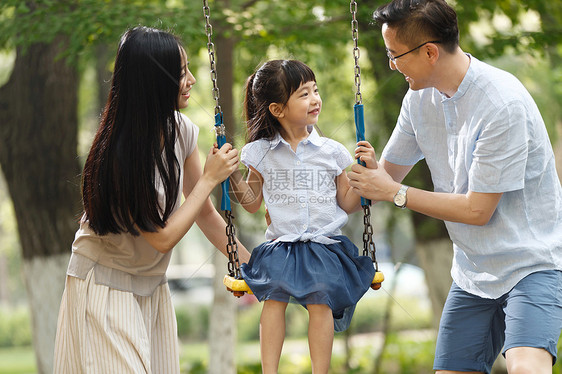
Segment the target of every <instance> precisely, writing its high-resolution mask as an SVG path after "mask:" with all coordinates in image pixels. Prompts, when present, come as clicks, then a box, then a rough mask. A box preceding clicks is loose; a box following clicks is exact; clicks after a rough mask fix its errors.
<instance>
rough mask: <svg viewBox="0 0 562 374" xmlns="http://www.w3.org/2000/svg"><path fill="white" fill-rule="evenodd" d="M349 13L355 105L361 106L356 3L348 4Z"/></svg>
mask: <svg viewBox="0 0 562 374" xmlns="http://www.w3.org/2000/svg"><path fill="white" fill-rule="evenodd" d="M349 11H350V12H351V35H352V38H353V59H354V61H355V69H354V70H355V87H356V88H357V92H356V93H355V103H356V104H361V103H362V102H363V96H362V95H361V67H360V66H359V57H360V55H361V54H360V51H359V44H358V42H359V22H357V1H355V0H351V3H350V4H349Z"/></svg>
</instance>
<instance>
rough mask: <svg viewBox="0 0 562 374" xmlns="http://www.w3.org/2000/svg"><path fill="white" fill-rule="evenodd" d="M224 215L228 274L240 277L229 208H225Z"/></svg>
mask: <svg viewBox="0 0 562 374" xmlns="http://www.w3.org/2000/svg"><path fill="white" fill-rule="evenodd" d="M224 215H225V217H226V237H227V238H228V243H227V245H226V252H227V253H228V275H230V276H231V277H234V278H236V279H240V260H239V259H238V244H237V243H236V239H235V235H236V228H235V227H234V224H233V221H232V220H233V219H234V216H233V215H232V212H231V211H230V210H225V212H224Z"/></svg>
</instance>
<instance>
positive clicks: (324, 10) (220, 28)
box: [0, 0, 562, 373]
mask: <svg viewBox="0 0 562 374" xmlns="http://www.w3.org/2000/svg"><path fill="white" fill-rule="evenodd" d="M385 2H386V1H380V0H366V1H359V2H358V10H359V14H358V20H359V23H360V27H359V44H360V48H361V59H360V64H361V67H362V82H363V86H362V87H363V103H364V105H365V108H366V120H367V123H366V128H367V130H366V132H367V134H366V135H367V138H368V139H369V140H370V141H371V142H372V144H373V145H374V146H375V147H376V149H377V150H378V152H379V153H380V151H381V150H382V147H383V146H384V144H385V142H386V140H387V139H388V136H389V135H390V132H391V131H392V128H393V126H394V123H395V120H396V117H397V115H398V111H399V108H400V104H401V100H402V97H403V95H404V93H405V92H406V90H407V84H406V83H405V82H404V80H403V79H402V77H401V75H400V74H396V73H392V72H391V71H390V70H389V69H388V60H387V58H386V54H385V52H384V45H383V42H382V38H381V37H380V30H379V28H378V27H377V26H374V25H372V24H371V14H372V12H373V10H374V9H376V8H377V7H378V6H379V5H381V4H383V3H385ZM451 4H452V5H453V6H454V7H455V8H456V10H457V13H458V16H459V25H460V28H461V47H462V48H463V50H465V51H466V52H469V53H472V54H473V55H475V56H476V57H477V58H479V59H483V60H485V61H488V62H491V63H492V64H494V65H496V66H498V67H501V68H504V69H506V70H508V71H510V72H512V73H514V74H515V75H516V76H518V77H519V78H520V79H521V80H522V82H523V83H524V84H525V85H526V86H527V88H528V89H529V90H530V92H531V94H532V95H533V96H534V98H535V100H536V101H537V104H538V105H539V108H540V109H541V112H542V114H543V116H544V118H545V122H546V124H547V127H548V130H549V134H550V136H551V140H552V141H553V142H557V141H558V133H559V131H560V127H561V126H562V125H561V123H562V108H561V105H560V102H562V89H561V88H560V87H562V86H561V84H560V83H562V64H561V63H560V62H561V60H562V58H561V53H562V30H561V26H560V25H561V24H562V3H561V2H559V1H549V0H532V1H523V0H501V1H498V0H473V1H469V2H467V1H464V2H462V1H452V0H451ZM210 6H211V21H212V23H213V40H214V42H215V48H216V50H217V63H218V65H217V66H218V74H219V76H218V84H219V87H220V92H221V106H222V108H223V111H224V113H225V123H226V126H227V131H228V136H229V139H230V141H232V142H234V143H235V145H236V146H237V147H241V146H242V145H243V144H244V143H243V141H244V140H243V139H244V126H243V121H242V118H241V101H242V88H243V84H244V81H245V79H246V77H247V76H248V75H249V74H251V73H252V72H253V70H254V69H255V67H256V66H257V65H258V64H259V63H261V62H263V61H265V60H267V59H269V58H296V59H300V60H303V61H305V62H306V63H307V64H309V65H310V66H311V67H312V68H313V70H314V71H315V72H316V73H317V78H318V82H319V87H320V90H321V94H322V97H323V100H324V108H323V114H322V116H321V118H320V122H319V126H320V128H321V129H322V131H323V133H324V134H325V135H326V136H329V137H332V138H335V139H336V140H338V141H340V142H342V143H343V144H345V145H346V146H348V148H349V149H350V150H352V149H353V148H354V142H355V141H354V131H355V129H354V125H353V112H352V106H353V103H354V94H353V62H352V58H351V56H352V49H351V48H352V46H351V29H350V21H351V16H350V11H349V9H350V8H349V3H348V2H346V1H344V0H319V1H315V2H309V1H299V0H285V1H282V2H272V1H268V0H213V1H210ZM139 24H142V25H147V26H154V27H159V28H163V29H169V30H171V31H172V32H174V33H175V34H177V35H179V36H180V37H181V38H182V40H183V41H184V44H185V47H186V50H187V51H188V55H189V56H190V60H191V69H192V71H194V72H195V75H196V78H197V79H198V83H197V85H196V86H195V87H196V90H195V94H194V95H192V102H191V104H190V107H189V108H188V109H187V111H186V114H188V115H189V116H190V117H192V119H193V120H194V121H195V122H196V123H197V124H198V125H199V126H200V127H201V128H202V131H201V139H200V147H201V148H203V149H205V148H206V147H207V146H210V145H211V144H212V136H213V134H212V132H211V128H212V123H213V119H212V115H210V114H209V113H212V112H213V103H212V100H211V91H210V82H209V75H208V59H207V55H206V40H207V39H206V36H205V28H204V19H203V11H202V2H200V1H196V0H143V1H141V0H114V1H109V0H35V1H33V0H28V1H22V0H4V1H2V3H1V4H0V166H1V169H2V172H3V176H4V178H5V183H2V182H0V302H1V301H2V300H3V301H4V302H7V301H10V300H12V301H13V300H15V299H20V300H21V297H19V296H18V291H17V290H18V289H19V288H18V283H17V281H13V280H11V279H13V275H14V274H17V271H18V270H16V269H22V271H23V275H24V276H23V279H24V284H25V286H26V294H27V300H28V303H29V305H30V307H31V311H32V316H33V318H32V320H33V336H34V346H35V351H36V355H37V367H38V370H39V372H41V373H50V372H51V365H52V357H51V356H52V344H53V340H54V331H55V326H56V316H57V312H58V305H59V302H60V295H61V293H62V289H63V283H64V274H65V269H66V264H67V261H68V256H69V253H70V243H71V242H72V239H73V235H74V232H75V231H76V229H77V222H78V219H79V217H80V214H81V205H80V190H79V185H80V171H81V167H82V163H83V160H84V157H85V155H86V154H87V151H88V147H89V144H90V142H91V137H92V132H93V131H94V130H95V127H96V126H97V119H98V115H99V113H100V110H101V107H102V106H103V104H104V102H105V99H106V96H107V94H106V92H107V86H108V81H109V79H110V77H111V69H112V60H113V58H114V55H115V48H116V46H117V42H118V39H119V37H120V35H121V34H122V33H123V32H124V31H125V29H126V28H128V27H132V26H135V25H139ZM203 144H205V146H203ZM414 171H415V172H414V173H412V174H411V175H410V176H408V180H407V182H406V183H408V184H410V185H413V186H416V187H421V188H425V189H431V180H430V178H429V173H428V171H427V168H426V167H425V166H424V165H423V164H420V165H418V166H417V167H416V168H415V169H414ZM379 205H380V206H379ZM379 205H377V206H375V208H374V209H373V210H374V214H373V225H374V226H375V229H376V231H377V238H376V240H377V243H381V244H380V245H379V246H378V248H379V251H380V254H379V256H380V257H382V258H384V259H387V260H389V261H393V262H400V261H404V262H411V263H414V264H418V265H419V266H421V267H422V268H424V270H425V272H426V281H427V283H428V286H429V290H430V292H429V293H430V297H431V300H432V304H433V309H434V313H433V314H434V316H435V318H434V320H435V321H437V320H438V318H439V315H440V310H441V307H442V303H443V301H444V297H445V296H446V292H447V291H448V287H449V284H450V278H449V266H450V258H451V255H452V254H451V244H450V242H449V240H448V237H447V234H446V232H445V229H444V225H443V224H442V222H440V221H437V220H433V219H430V218H427V217H423V216H421V215H418V214H412V213H411V212H408V213H407V212H399V214H397V215H396V214H395V213H397V212H395V211H394V210H392V209H390V208H389V207H388V206H386V205H385V204H379ZM239 214H240V217H239V219H238V222H237V226H238V232H239V233H240V236H241V238H242V240H243V241H244V242H245V243H246V244H247V246H248V247H252V246H253V245H254V244H255V243H257V242H260V241H261V239H262V238H263V236H262V235H263V225H264V224H263V222H261V218H255V217H254V218H252V217H249V216H246V215H244V214H243V213H242V212H240V213H239ZM353 219H354V218H352V219H351V222H353ZM13 221H15V222H17V225H14V223H13ZM348 226H349V227H348V228H347V230H348V232H350V233H351V235H352V236H354V237H355V238H358V240H360V238H361V235H360V233H356V232H355V229H354V227H357V225H348ZM15 227H17V240H15V239H14V234H13V233H14V228H15ZM404 230H406V231H408V230H410V231H412V232H413V234H412V235H413V236H412V239H411V240H410V241H406V242H403V241H402V242H401V241H400V240H394V239H393V238H399V237H402V236H404V235H403V234H404ZM254 234H255V235H254ZM14 251H16V252H18V256H15V255H14ZM225 271H226V269H225ZM222 273H223V272H222V271H218V274H219V277H221V275H222ZM8 275H10V277H9V278H8ZM227 303H228V302H227ZM231 304H232V303H231ZM228 308H230V309H228V310H231V309H232V308H233V307H232V305H230V306H229V307H228ZM218 309H221V308H218ZM219 331H220V329H219ZM216 334H221V333H220V332H217V333H216ZM234 334H235V331H230V330H229V332H228V334H227V335H230V336H233V335H234ZM216 339H218V340H224V339H225V336H224V334H223V336H220V337H217V338H216ZM219 344H221V343H219ZM220 361H224V362H227V363H228V365H230V366H231V368H230V369H228V371H226V369H225V368H220V369H219V368H217V369H216V370H217V371H216V372H220V373H227V372H234V371H233V370H234V369H233V368H232V365H233V364H232V363H233V361H234V360H233V358H232V357H230V358H227V359H226V358H225V359H224V360H222V359H221V360H220Z"/></svg>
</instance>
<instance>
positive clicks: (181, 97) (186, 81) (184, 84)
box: [178, 48, 196, 109]
mask: <svg viewBox="0 0 562 374" xmlns="http://www.w3.org/2000/svg"><path fill="white" fill-rule="evenodd" d="M188 64H189V62H188V61H187V54H186V53H185V51H184V50H183V48H182V49H181V75H180V82H179V88H180V89H179V93H178V108H179V109H183V108H187V105H188V103H187V101H188V100H189V96H190V95H189V91H190V90H191V86H193V85H194V84H195V82H196V80H195V77H194V76H193V74H191V72H190V71H189V69H188Z"/></svg>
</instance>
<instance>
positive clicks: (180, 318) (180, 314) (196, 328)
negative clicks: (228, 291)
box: [176, 305, 209, 341]
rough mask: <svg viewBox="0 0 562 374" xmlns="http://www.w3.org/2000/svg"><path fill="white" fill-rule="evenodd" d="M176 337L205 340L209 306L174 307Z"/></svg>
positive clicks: (185, 339)
mask: <svg viewBox="0 0 562 374" xmlns="http://www.w3.org/2000/svg"><path fill="white" fill-rule="evenodd" d="M176 320H177V323H178V337H179V338H180V339H181V340H182V341H187V340H190V341H191V340H199V341H201V340H203V341H204V340H207V334H208V331H209V307H208V306H206V305H191V306H178V307H176Z"/></svg>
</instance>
